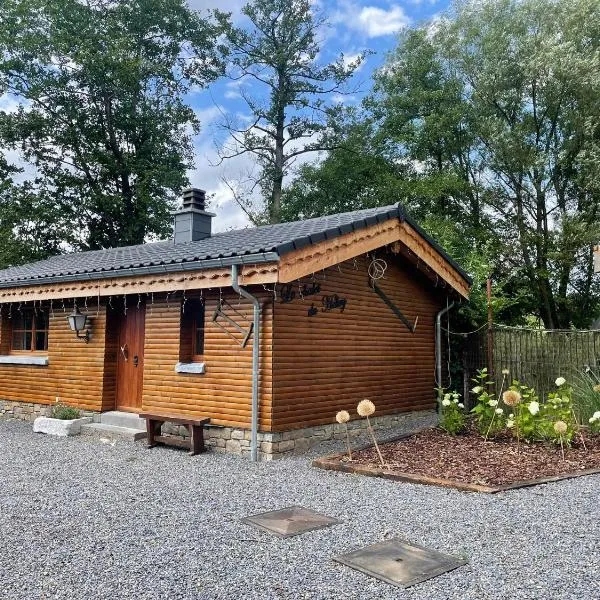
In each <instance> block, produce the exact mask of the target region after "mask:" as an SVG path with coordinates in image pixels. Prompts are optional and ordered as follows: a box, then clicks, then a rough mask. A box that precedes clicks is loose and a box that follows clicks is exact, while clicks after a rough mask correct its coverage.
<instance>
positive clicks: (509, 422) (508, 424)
mask: <svg viewBox="0 0 600 600" xmlns="http://www.w3.org/2000/svg"><path fill="white" fill-rule="evenodd" d="M506 426H507V427H508V428H509V429H512V428H513V427H514V426H515V422H514V420H513V419H508V421H506Z"/></svg>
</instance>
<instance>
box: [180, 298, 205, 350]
mask: <svg viewBox="0 0 600 600" xmlns="http://www.w3.org/2000/svg"><path fill="white" fill-rule="evenodd" d="M181 311H182V312H181V338H180V352H179V359H180V360H181V361H183V362H202V361H203V354H204V303H203V302H202V300H200V298H191V299H189V298H188V299H187V300H186V301H185V303H182V308H181Z"/></svg>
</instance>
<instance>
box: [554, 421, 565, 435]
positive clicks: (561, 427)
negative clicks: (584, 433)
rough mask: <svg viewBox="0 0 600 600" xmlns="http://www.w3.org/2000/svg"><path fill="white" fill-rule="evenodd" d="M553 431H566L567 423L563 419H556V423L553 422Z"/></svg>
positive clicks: (559, 433)
mask: <svg viewBox="0 0 600 600" xmlns="http://www.w3.org/2000/svg"><path fill="white" fill-rule="evenodd" d="M554 431H556V433H558V435H563V434H565V433H567V424H566V423H565V422H564V421H556V423H554Z"/></svg>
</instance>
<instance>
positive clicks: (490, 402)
mask: <svg viewBox="0 0 600 600" xmlns="http://www.w3.org/2000/svg"><path fill="white" fill-rule="evenodd" d="M488 404H489V405H490V406H491V407H492V408H494V407H496V406H498V400H490V401H489V402H488Z"/></svg>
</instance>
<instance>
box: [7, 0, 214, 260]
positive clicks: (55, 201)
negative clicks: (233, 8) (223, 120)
mask: <svg viewBox="0 0 600 600" xmlns="http://www.w3.org/2000/svg"><path fill="white" fill-rule="evenodd" d="M218 31H219V30H218V27H217V26H216V25H215V24H214V23H212V22H210V21H207V20H204V19H202V18H201V17H200V16H199V14H198V13H195V12H193V11H191V10H190V9H188V8H187V6H186V4H185V2H184V1H183V0H120V1H112V0H86V1H85V2H80V1H78V0H54V1H53V2H47V1H46V0H4V2H3V4H2V15H1V16H0V89H4V91H6V92H7V93H8V94H10V95H12V96H13V97H15V98H16V99H17V100H18V101H19V102H20V106H19V109H18V110H17V111H16V112H10V113H0V137H1V138H2V139H3V140H4V142H5V144H6V146H7V147H9V148H14V149H18V150H19V151H20V152H21V153H22V155H23V156H24V158H25V159H26V160H27V161H29V162H30V163H31V164H32V165H33V166H34V167H35V169H36V171H37V175H36V178H35V180H34V181H32V182H31V186H30V189H28V190H27V194H28V195H29V197H31V194H37V196H38V200H37V201H36V202H37V203H38V204H40V203H43V204H45V205H47V206H49V205H53V206H54V207H56V209H57V210H56V211H50V213H52V212H55V213H56V214H54V216H55V217H56V218H57V219H58V221H57V222H58V223H59V224H60V223H61V220H62V225H59V227H60V226H62V227H68V228H69V230H70V231H71V232H74V234H75V235H72V236H71V237H72V238H73V239H70V240H66V241H68V242H70V243H73V244H74V245H75V246H78V247H81V248H101V247H107V246H120V245H126V244H135V243H141V242H143V241H144V240H145V239H146V238H147V237H149V236H150V237H151V236H161V235H164V234H165V233H167V232H168V225H169V220H170V219H169V210H170V209H171V208H172V206H173V204H174V201H175V198H176V196H177V194H178V193H179V190H180V188H181V187H182V186H183V185H185V184H186V183H187V178H186V169H187V168H189V167H191V166H192V158H193V151H192V148H193V146H192V138H191V136H192V134H193V133H194V132H196V131H197V130H198V127H199V123H198V120H197V118H196V116H195V114H194V112H193V110H192V109H191V108H190V107H189V106H187V105H186V104H185V102H184V95H185V94H186V93H187V92H189V90H190V89H191V87H192V86H203V85H205V84H206V83H207V82H209V81H211V80H213V79H214V78H215V77H216V76H218V74H219V73H220V71H221V67H220V63H219V61H218V60H217V59H216V55H215V44H216V36H217V34H218ZM34 204H35V202H34ZM24 207H25V205H23V206H21V208H23V209H24ZM32 208H33V205H32ZM19 210H20V209H19ZM30 217H31V218H29V219H28V218H27V216H25V219H26V222H34V221H36V219H35V218H34V217H35V215H30Z"/></svg>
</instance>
